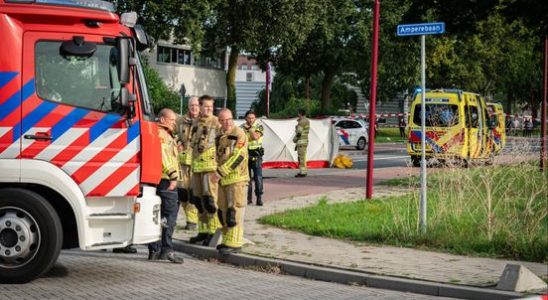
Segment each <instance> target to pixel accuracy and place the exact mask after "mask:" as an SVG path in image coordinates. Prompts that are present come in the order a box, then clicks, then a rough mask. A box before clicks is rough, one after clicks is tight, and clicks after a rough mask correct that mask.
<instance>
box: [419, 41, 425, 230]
mask: <svg viewBox="0 0 548 300" xmlns="http://www.w3.org/2000/svg"><path fill="white" fill-rule="evenodd" d="M425 44H426V36H425V35H421V88H422V91H421V198H420V203H419V212H420V213H419V227H420V230H421V232H422V233H423V234H424V233H426V53H425V52H426V45H425Z"/></svg>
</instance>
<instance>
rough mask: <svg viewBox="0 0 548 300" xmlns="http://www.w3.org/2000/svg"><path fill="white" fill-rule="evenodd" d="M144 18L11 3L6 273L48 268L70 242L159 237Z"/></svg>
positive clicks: (53, 3) (88, 4)
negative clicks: (144, 61) (138, 21)
mask: <svg viewBox="0 0 548 300" xmlns="http://www.w3.org/2000/svg"><path fill="white" fill-rule="evenodd" d="M136 19H137V16H136V14H135V13H127V14H123V15H122V16H118V15H116V14H115V12H114V6H113V5H112V4H111V3H109V2H105V1H99V0H0V44H1V45H2V46H1V47H0V49H1V50H0V282H4V283H5V282H14V283H22V282H27V281H30V280H32V279H34V278H36V277H37V276H40V275H42V274H44V273H45V272H46V271H48V269H49V268H50V267H51V266H52V265H53V264H54V263H55V261H56V260H57V257H58V256H59V252H60V250H61V249H66V248H75V247H79V248H80V249H82V250H97V249H107V248H115V247H124V246H126V245H128V244H144V243H148V242H151V241H156V240H158V239H159V237H160V232H161V225H160V223H161V220H160V199H159V197H158V196H157V195H156V188H155V186H156V184H157V183H158V182H159V181H160V176H161V150H160V141H159V139H158V135H157V127H156V125H155V123H154V116H153V111H152V106H151V103H150V99H149V96H148V93H147V86H146V82H145V78H144V73H143V70H142V67H141V61H140V58H139V54H138V52H139V51H140V50H143V49H144V48H146V47H147V44H148V41H147V35H146V34H145V32H144V31H143V29H142V27H140V26H139V25H136V24H135V23H136Z"/></svg>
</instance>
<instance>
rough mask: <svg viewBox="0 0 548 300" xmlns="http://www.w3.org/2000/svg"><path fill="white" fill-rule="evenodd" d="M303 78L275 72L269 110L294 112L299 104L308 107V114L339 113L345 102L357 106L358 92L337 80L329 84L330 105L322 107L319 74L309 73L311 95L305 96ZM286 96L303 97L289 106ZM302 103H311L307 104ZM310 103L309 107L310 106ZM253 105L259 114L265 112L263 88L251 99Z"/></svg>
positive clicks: (276, 113)
mask: <svg viewBox="0 0 548 300" xmlns="http://www.w3.org/2000/svg"><path fill="white" fill-rule="evenodd" d="M305 88H306V87H305V82H304V81H297V80H296V79H295V77H294V76H291V75H285V74H283V73H280V72H278V73H276V77H275V78H274V81H273V82H272V92H271V93H270V113H271V117H273V116H284V117H287V116H296V113H297V110H298V107H297V106H299V105H301V106H303V107H305V108H309V110H307V111H308V112H309V115H310V116H320V115H338V114H344V113H341V112H340V111H339V109H347V108H348V105H350V106H352V107H356V103H357V100H358V96H357V95H356V93H355V92H354V91H352V90H350V89H348V88H347V87H346V85H344V84H343V83H342V82H340V81H338V80H336V81H335V82H334V83H333V85H332V87H331V95H332V100H333V103H334V105H333V108H332V109H329V110H322V109H321V108H320V107H321V104H320V101H319V100H317V99H320V97H321V89H322V76H312V78H311V79H310V91H311V93H310V94H311V95H310V96H311V98H310V99H308V100H307V99H306V95H305ZM288 99H294V100H293V102H296V101H303V102H304V103H303V104H297V103H295V105H293V106H292V108H291V109H290V108H289V107H288ZM305 103H312V104H313V105H312V106H310V105H308V106H307V104H305ZM309 106H310V107H309ZM253 109H254V110H255V111H256V112H257V113H258V114H259V115H264V114H266V90H264V89H263V90H262V91H260V92H259V95H258V100H257V101H255V103H253Z"/></svg>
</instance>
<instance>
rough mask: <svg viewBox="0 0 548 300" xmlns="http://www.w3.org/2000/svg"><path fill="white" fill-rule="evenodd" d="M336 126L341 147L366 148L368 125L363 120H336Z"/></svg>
mask: <svg viewBox="0 0 548 300" xmlns="http://www.w3.org/2000/svg"><path fill="white" fill-rule="evenodd" d="M334 126H335V129H336V130H337V134H338V135H339V147H355V148H356V149H358V150H363V149H365V146H366V145H367V141H368V132H367V131H368V125H367V123H365V121H363V120H352V119H339V120H334Z"/></svg>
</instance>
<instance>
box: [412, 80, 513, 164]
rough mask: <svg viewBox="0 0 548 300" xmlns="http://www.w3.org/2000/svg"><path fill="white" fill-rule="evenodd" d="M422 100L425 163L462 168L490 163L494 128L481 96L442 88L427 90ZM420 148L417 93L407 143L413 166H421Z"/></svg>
mask: <svg viewBox="0 0 548 300" xmlns="http://www.w3.org/2000/svg"><path fill="white" fill-rule="evenodd" d="M425 98H426V111H425V113H426V118H425V121H426V136H425V139H426V148H425V151H426V158H427V159H428V160H430V159H432V158H436V159H438V160H441V161H446V160H457V161H459V162H462V163H464V164H465V165H469V164H470V163H471V162H472V161H473V160H480V161H484V162H486V163H492V162H493V160H494V155H495V154H496V153H497V152H496V147H497V146H496V145H495V139H494V135H493V134H492V133H493V129H495V127H496V126H495V125H494V123H493V122H491V121H490V118H489V112H488V107H487V104H486V103H485V100H484V98H483V97H482V96H481V95H479V94H476V93H471V92H465V91H461V90H443V89H442V90H432V91H427V92H426V96H425ZM497 132H498V131H497ZM501 134H504V131H503V132H501ZM502 139H503V137H502V136H501V140H502ZM504 139H505V137H504ZM421 149H422V148H421V93H420V92H418V93H416V94H415V96H414V101H413V103H412V106H411V114H410V120H409V139H408V142H407V152H408V154H409V155H410V156H411V160H412V162H413V165H414V166H419V165H420V158H421ZM499 152H500V151H499Z"/></svg>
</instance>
